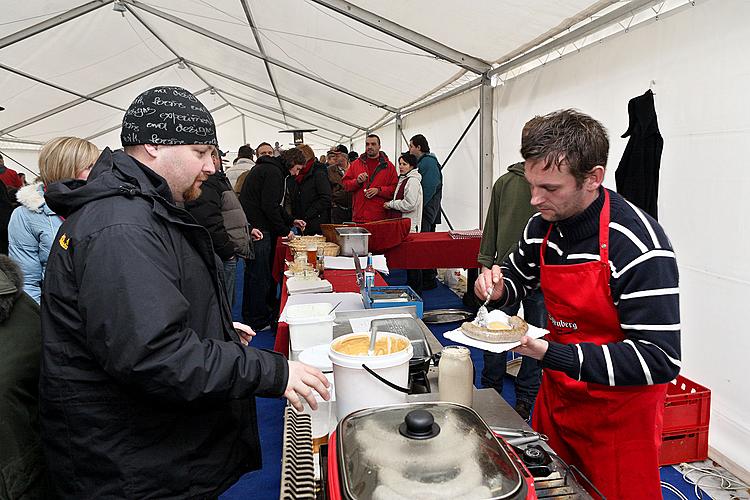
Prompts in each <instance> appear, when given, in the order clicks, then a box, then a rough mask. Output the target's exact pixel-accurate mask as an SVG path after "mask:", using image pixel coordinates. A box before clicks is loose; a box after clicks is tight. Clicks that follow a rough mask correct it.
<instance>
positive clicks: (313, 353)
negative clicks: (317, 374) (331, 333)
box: [298, 344, 333, 373]
mask: <svg viewBox="0 0 750 500" xmlns="http://www.w3.org/2000/svg"><path fill="white" fill-rule="evenodd" d="M298 359H299V361H301V362H303V363H305V364H306V365H310V366H314V367H315V368H317V369H318V370H320V371H322V372H323V373H326V372H331V371H333V363H332V362H331V359H330V358H329V357H328V344H320V345H314V346H312V347H308V348H307V349H304V350H303V351H302V352H301V353H299V358H298Z"/></svg>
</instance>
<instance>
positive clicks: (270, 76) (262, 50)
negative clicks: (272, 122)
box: [240, 0, 286, 123]
mask: <svg viewBox="0 0 750 500" xmlns="http://www.w3.org/2000/svg"><path fill="white" fill-rule="evenodd" d="M240 3H242V8H243V9H244V11H245V17H246V18H247V24H249V25H250V29H252V30H253V36H254V37H255V43H256V44H257V45H258V50H260V53H261V54H262V55H263V57H265V58H267V57H268V54H267V53H266V49H265V47H264V46H263V40H261V39H260V32H259V31H258V27H257V26H256V25H255V20H254V19H253V12H252V10H250V4H249V3H248V0H241V1H240ZM263 65H264V66H265V67H266V74H268V80H269V81H270V82H271V88H272V89H273V93H274V94H276V100H277V101H279V109H280V110H281V116H283V117H284V123H286V113H285V112H284V105H283V103H282V102H281V98H279V90H278V89H277V88H276V81H275V80H274V78H273V73H271V66H270V65H269V64H268V61H267V60H266V59H263Z"/></svg>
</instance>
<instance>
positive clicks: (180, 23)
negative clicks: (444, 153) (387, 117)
mask: <svg viewBox="0 0 750 500" xmlns="http://www.w3.org/2000/svg"><path fill="white" fill-rule="evenodd" d="M120 1H121V2H122V3H124V4H127V5H130V6H132V7H135V8H138V9H141V10H144V11H146V12H148V13H149V14H152V15H154V16H157V17H160V18H162V19H164V20H166V21H169V22H171V23H173V24H176V25H178V26H181V27H183V28H185V29H188V30H190V31H192V32H194V33H198V34H199V35H202V36H204V37H206V38H209V39H211V40H213V41H215V42H219V43H221V44H224V45H226V46H228V47H231V48H233V49H235V50H238V51H240V52H243V53H245V54H247V55H249V56H252V57H255V58H258V59H261V60H264V61H266V62H268V63H269V64H271V65H273V66H278V67H279V68H282V69H285V70H286V71H289V72H291V73H294V74H296V75H299V76H301V77H303V78H307V79H308V80H312V81H314V82H317V83H319V84H321V85H324V86H326V87H328V88H331V89H333V90H336V91H338V92H341V93H343V94H346V95H348V96H351V97H354V98H355V99H358V100H360V101H364V102H366V103H368V104H371V105H373V106H375V107H378V108H383V109H387V110H388V111H391V112H395V111H396V108H394V107H392V106H389V105H387V104H385V103H382V102H379V101H376V100H374V99H370V98H369V97H367V96H363V95H361V94H358V93H356V92H354V91H351V90H349V89H347V88H345V87H342V86H340V85H337V84H335V83H333V82H329V81H328V80H325V79H323V78H320V77H319V76H317V75H314V74H312V73H308V72H307V71H303V70H301V69H299V68H297V67H295V66H292V65H291V64H287V63H285V62H283V61H280V60H278V59H275V58H273V57H268V56H264V55H263V54H261V53H260V52H258V51H257V50H255V49H252V48H250V47H247V46H246V45H243V44H241V43H239V42H235V41H234V40H231V39H229V38H227V37H225V36H221V35H219V34H218V33H214V32H212V31H209V30H207V29H205V28H202V27H201V26H198V25H197V24H193V23H191V22H188V21H185V20H184V19H181V18H179V17H177V16H173V15H171V14H167V13H166V12H162V11H161V10H159V9H156V8H154V7H151V6H150V5H148V4H145V3H142V2H139V1H137V0H120Z"/></svg>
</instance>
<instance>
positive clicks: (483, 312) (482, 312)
mask: <svg viewBox="0 0 750 500" xmlns="http://www.w3.org/2000/svg"><path fill="white" fill-rule="evenodd" d="M494 290H495V285H494V284H493V285H491V286H490V287H489V288H488V289H487V298H486V299H485V301H484V304H482V307H480V308H479V310H478V311H477V317H476V318H475V319H474V323H475V324H477V325H478V326H482V327H486V326H487V314H489V313H488V312H487V304H489V303H490V297H492V292H493V291H494Z"/></svg>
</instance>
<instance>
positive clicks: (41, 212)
mask: <svg viewBox="0 0 750 500" xmlns="http://www.w3.org/2000/svg"><path fill="white" fill-rule="evenodd" d="M98 157H99V149H97V147H96V146H94V145H93V144H92V143H90V142H89V141H87V140H84V139H79V138H77V137H58V138H56V139H52V140H51V141H49V142H48V143H47V144H45V145H44V146H43V147H42V150H41V151H40V152H39V177H38V178H37V182H35V183H34V184H31V185H29V186H24V187H22V188H21V189H19V190H18V193H17V194H16V199H17V200H18V202H19V203H20V206H19V207H18V208H16V209H15V210H14V211H13V214H11V216H10V222H9V223H8V255H10V257H11V258H12V259H13V260H15V261H16V262H17V263H18V264H19V265H20V266H21V270H22V271H23V290H24V292H26V293H27V294H29V295H30V296H31V298H33V299H34V300H35V301H36V302H37V303H39V301H40V297H41V293H42V290H41V286H42V281H43V280H44V271H45V269H46V268H47V258H48V257H49V252H50V249H51V248H52V243H53V241H54V240H55V236H56V235H57V230H58V229H59V228H60V225H61V224H62V219H61V218H60V217H59V216H58V215H57V214H56V213H55V212H53V211H52V210H51V209H50V208H49V207H48V206H47V204H46V203H45V201H44V192H45V191H46V188H47V185H49V184H51V183H53V182H58V181H61V180H64V179H80V180H86V178H87V177H88V176H89V172H90V171H91V167H93V166H94V163H95V162H96V159H97V158H98Z"/></svg>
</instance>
